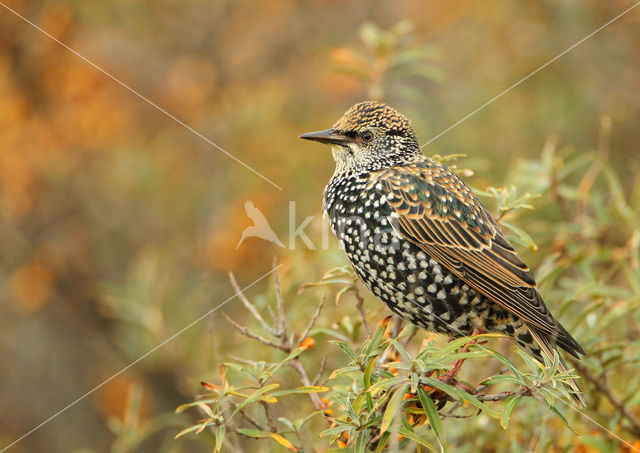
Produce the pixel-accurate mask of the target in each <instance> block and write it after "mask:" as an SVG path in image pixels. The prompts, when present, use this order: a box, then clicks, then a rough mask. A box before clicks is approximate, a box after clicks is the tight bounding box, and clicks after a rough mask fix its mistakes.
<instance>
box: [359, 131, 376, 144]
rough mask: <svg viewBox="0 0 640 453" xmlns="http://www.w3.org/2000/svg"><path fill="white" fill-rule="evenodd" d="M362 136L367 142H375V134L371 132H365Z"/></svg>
mask: <svg viewBox="0 0 640 453" xmlns="http://www.w3.org/2000/svg"><path fill="white" fill-rule="evenodd" d="M360 136H361V137H362V140H364V141H365V142H370V141H371V140H373V132H371V131H364V132H363V133H362V134H360Z"/></svg>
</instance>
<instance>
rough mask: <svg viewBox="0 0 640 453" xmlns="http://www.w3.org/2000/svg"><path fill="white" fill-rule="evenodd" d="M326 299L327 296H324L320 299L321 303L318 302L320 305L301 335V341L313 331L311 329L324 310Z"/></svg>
mask: <svg viewBox="0 0 640 453" xmlns="http://www.w3.org/2000/svg"><path fill="white" fill-rule="evenodd" d="M325 299H326V297H325V296H322V299H321V300H320V303H319V304H318V307H317V308H316V311H315V313H314V314H313V316H312V317H311V319H310V320H309V324H307V327H306V328H305V329H304V331H303V332H302V334H301V335H300V340H299V341H302V340H304V339H305V338H307V337H308V336H309V332H310V331H311V329H313V326H315V324H316V321H317V320H318V317H319V316H320V311H322V307H323V306H324V302H325Z"/></svg>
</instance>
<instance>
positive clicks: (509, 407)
mask: <svg viewBox="0 0 640 453" xmlns="http://www.w3.org/2000/svg"><path fill="white" fill-rule="evenodd" d="M521 399H522V396H520V395H511V396H510V397H509V398H507V399H506V400H505V402H504V407H503V408H502V414H501V415H500V424H501V425H502V427H503V428H504V429H507V427H508V426H509V419H510V418H511V412H513V409H515V407H516V406H517V405H518V403H519V402H520V400H521Z"/></svg>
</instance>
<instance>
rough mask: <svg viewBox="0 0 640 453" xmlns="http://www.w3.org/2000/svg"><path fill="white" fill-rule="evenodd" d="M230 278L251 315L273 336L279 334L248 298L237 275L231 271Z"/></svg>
mask: <svg viewBox="0 0 640 453" xmlns="http://www.w3.org/2000/svg"><path fill="white" fill-rule="evenodd" d="M229 280H231V286H233V289H234V290H235V291H236V293H237V294H238V298H239V299H240V301H241V302H242V304H243V305H244V306H245V307H247V310H249V312H250V313H251V315H252V316H253V317H254V318H255V319H256V320H257V321H258V322H259V323H260V325H261V326H262V327H263V328H264V330H266V331H267V332H269V333H270V334H271V335H273V336H277V333H276V331H275V330H273V328H272V327H271V326H270V325H269V324H268V323H267V322H266V321H265V320H264V318H263V317H262V315H261V314H260V312H259V311H258V309H257V308H256V307H255V305H253V304H252V303H251V302H249V299H247V296H245V295H244V293H243V292H242V290H241V289H240V287H239V286H238V282H237V281H236V277H235V276H234V275H233V272H229Z"/></svg>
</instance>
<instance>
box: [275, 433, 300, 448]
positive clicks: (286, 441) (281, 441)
mask: <svg viewBox="0 0 640 453" xmlns="http://www.w3.org/2000/svg"><path fill="white" fill-rule="evenodd" d="M270 437H271V438H272V439H273V440H275V441H276V442H278V443H279V444H280V445H282V446H283V447H285V448H288V449H289V450H291V451H295V452H297V451H298V448H297V447H296V446H295V445H293V444H292V443H291V442H290V441H289V439H287V438H286V437H284V436H281V435H280V434H277V433H271V436H270Z"/></svg>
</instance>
